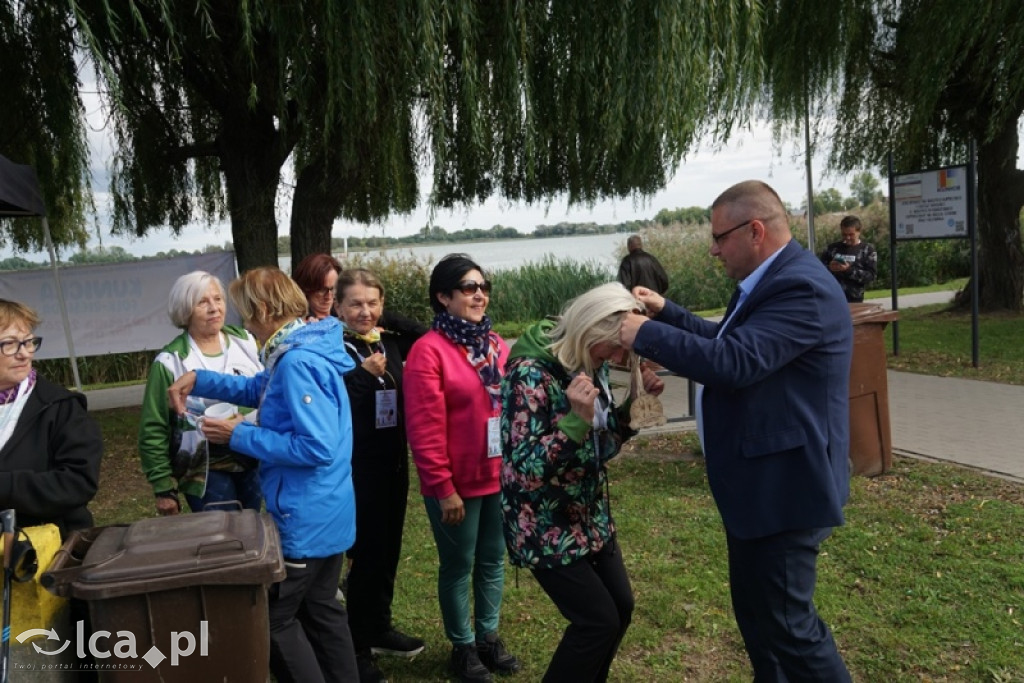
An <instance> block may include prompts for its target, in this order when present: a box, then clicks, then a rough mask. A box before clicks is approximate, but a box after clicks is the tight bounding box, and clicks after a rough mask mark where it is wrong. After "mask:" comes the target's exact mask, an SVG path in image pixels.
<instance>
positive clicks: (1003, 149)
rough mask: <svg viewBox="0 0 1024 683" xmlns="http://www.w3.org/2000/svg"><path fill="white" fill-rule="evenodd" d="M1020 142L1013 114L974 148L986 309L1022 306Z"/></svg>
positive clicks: (981, 291)
mask: <svg viewBox="0 0 1024 683" xmlns="http://www.w3.org/2000/svg"><path fill="white" fill-rule="evenodd" d="M1018 143H1019V139H1018V135H1017V121H1016V120H1015V119H1011V120H1009V121H1008V122H1007V124H1006V125H1005V126H1004V128H1003V130H1002V131H1000V132H999V133H998V134H997V135H996V136H995V138H993V139H992V140H991V141H989V142H987V143H985V144H983V145H981V146H980V147H979V148H978V262H979V265H978V270H979V302H980V304H979V305H980V307H981V309H982V310H986V311H993V310H1003V309H1006V310H1010V311H1015V312H1020V311H1021V310H1022V309H1024V249H1022V246H1021V234H1020V211H1021V207H1022V206H1024V172H1022V171H1020V170H1018V169H1017V147H1018ZM966 291H969V289H968V290H966Z"/></svg>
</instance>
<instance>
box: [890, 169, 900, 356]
mask: <svg viewBox="0 0 1024 683" xmlns="http://www.w3.org/2000/svg"><path fill="white" fill-rule="evenodd" d="M894 166H895V165H894V164H893V160H892V152H891V151H890V152H889V284H890V285H891V287H892V310H894V311H898V310H900V307H899V302H898V301H897V299H898V298H899V297H898V294H897V290H896V171H895V168H894ZM892 355H894V356H898V355H900V322H899V320H893V321H892Z"/></svg>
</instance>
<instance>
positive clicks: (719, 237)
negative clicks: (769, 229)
mask: <svg viewBox="0 0 1024 683" xmlns="http://www.w3.org/2000/svg"><path fill="white" fill-rule="evenodd" d="M760 220H762V219H760V218H748V219H747V220H745V221H743V222H742V223H740V224H739V225H734V226H732V227H731V228H729V229H728V230H726V231H725V232H720V233H718V234H717V235H716V234H715V233H711V240H712V241H713V242H714V243H715V244H719V245H720V244H722V240H724V239H725V238H726V237H728V236H729V234H730V233H733V232H736V231H737V230H739V229H740V228H745V227H746V226H748V225H750V224H751V223H753V222H754V221H760Z"/></svg>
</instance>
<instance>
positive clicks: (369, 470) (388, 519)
mask: <svg viewBox="0 0 1024 683" xmlns="http://www.w3.org/2000/svg"><path fill="white" fill-rule="evenodd" d="M352 484H353V485H354V487H355V493H356V542H355V545H353V546H352V548H351V549H350V550H349V551H348V557H349V559H350V560H352V567H351V568H350V569H349V572H348V590H347V591H346V596H345V597H346V601H347V603H346V607H347V608H348V623H349V627H350V628H351V630H352V640H353V642H354V643H355V648H356V650H357V651H359V650H365V649H367V648H369V647H370V646H371V645H372V644H373V642H374V640H375V639H376V638H377V637H379V636H380V635H381V634H383V633H384V632H385V631H387V630H388V629H389V628H391V603H392V602H393V601H394V598H395V575H396V573H397V572H398V562H399V560H400V559H401V555H402V528H403V527H404V525H405V508H406V505H407V504H408V500H409V466H408V462H403V464H402V465H401V466H400V467H397V468H395V469H384V468H379V467H377V468H375V467H372V466H371V467H367V466H366V465H362V464H360V463H356V462H355V461H353V463H352Z"/></svg>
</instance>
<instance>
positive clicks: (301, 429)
mask: <svg viewBox="0 0 1024 683" xmlns="http://www.w3.org/2000/svg"><path fill="white" fill-rule="evenodd" d="M228 294H229V296H230V297H231V301H232V303H234V305H235V308H237V309H238V312H239V314H240V315H241V316H242V320H243V322H244V324H245V326H246V328H247V329H248V330H249V331H250V332H252V333H253V335H255V337H256V338H257V339H258V340H259V341H260V344H261V349H262V350H261V352H260V356H261V357H260V360H261V361H262V362H263V365H264V368H265V369H264V370H263V372H260V373H259V374H257V375H255V376H253V377H244V376H237V375H227V374H221V373H217V372H211V371H208V370H199V371H190V372H188V373H186V374H184V375H182V376H181V378H180V379H178V380H177V381H176V382H175V383H174V384H172V385H171V387H170V388H169V389H168V397H169V399H170V401H171V405H172V406H174V408H175V409H176V410H178V411H179V412H180V411H182V410H183V409H184V406H185V398H186V397H187V396H188V395H189V394H190V393H192V392H195V393H197V394H199V395H201V396H205V397H209V398H217V399H220V400H223V401H229V402H231V403H234V404H236V405H240V406H251V407H254V408H259V410H260V412H259V421H258V424H255V425H253V424H249V423H247V422H245V421H244V420H242V419H241V418H240V417H235V418H233V419H230V420H216V419H205V421H204V423H203V432H204V433H205V434H206V436H207V438H208V439H209V440H210V441H212V442H214V443H226V444H228V445H229V446H230V447H231V449H232V450H233V451H236V452H238V453H242V454H245V455H248V456H251V457H253V458H256V459H258V460H259V461H260V479H261V485H262V488H263V497H264V499H265V500H266V504H267V511H268V512H269V513H270V514H271V515H272V516H273V518H274V521H275V522H276V523H277V527H278V529H279V531H280V534H281V546H282V550H283V552H284V558H285V566H286V568H287V572H288V573H287V576H286V578H285V579H284V581H282V582H280V583H278V584H275V585H274V586H272V587H271V590H270V605H269V612H270V645H271V653H270V668H271V671H272V672H273V674H274V676H275V677H276V678H277V680H278V681H279V682H281V683H284V682H285V681H301V682H303V683H305V682H306V681H354V680H358V673H357V669H356V661H355V650H354V649H353V647H352V637H351V634H350V633H349V628H348V619H347V618H346V614H345V610H344V608H343V607H342V606H341V605H340V604H339V603H338V601H337V600H335V593H336V591H337V585H338V575H339V574H340V572H341V568H342V563H343V560H344V552H345V551H346V550H347V549H348V548H349V547H351V545H352V543H353V542H354V540H355V500H354V495H353V492H352V417H351V410H350V407H349V400H348V394H347V393H346V390H345V384H344V381H343V380H342V376H343V375H344V374H345V373H346V372H348V371H349V370H351V369H352V368H353V367H354V363H353V362H352V359H351V358H349V355H348V354H347V353H346V352H345V347H344V345H343V343H342V330H341V324H340V323H339V322H338V320H337V319H335V318H327V319H325V320H322V321H320V322H316V323H306V322H304V320H303V319H304V317H305V314H306V297H305V295H304V294H303V293H302V290H301V289H299V287H298V285H296V284H295V283H294V282H293V281H292V280H291V278H289V277H288V276H287V275H285V274H284V273H283V272H282V271H281V270H279V269H277V268H273V267H266V268H256V269H254V270H250V271H247V272H246V273H245V274H243V275H242V276H241V277H240V278H238V279H237V280H235V281H234V282H232V283H231V285H230V287H229V289H228Z"/></svg>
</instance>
